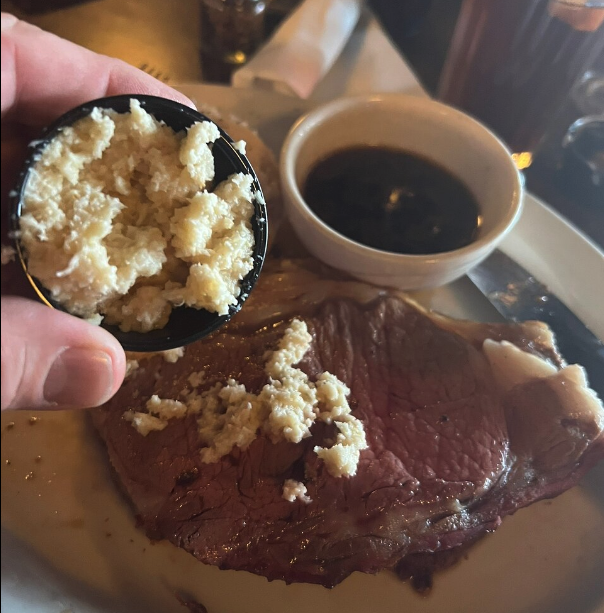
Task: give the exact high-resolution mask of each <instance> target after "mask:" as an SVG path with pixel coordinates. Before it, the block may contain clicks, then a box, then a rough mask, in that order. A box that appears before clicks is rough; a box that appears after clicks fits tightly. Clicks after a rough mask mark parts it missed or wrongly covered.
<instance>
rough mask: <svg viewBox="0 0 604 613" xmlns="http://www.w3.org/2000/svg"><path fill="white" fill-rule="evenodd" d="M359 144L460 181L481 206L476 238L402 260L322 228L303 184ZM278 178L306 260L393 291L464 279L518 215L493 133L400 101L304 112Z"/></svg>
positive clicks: (434, 106) (335, 104)
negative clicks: (420, 161)
mask: <svg viewBox="0 0 604 613" xmlns="http://www.w3.org/2000/svg"><path fill="white" fill-rule="evenodd" d="M359 145H374V146H382V147H390V148H395V149H402V150H406V151H409V152H412V153H417V154H419V155H421V156H423V157H425V158H428V159H430V160H432V161H434V162H435V163H437V164H438V165H440V166H442V167H444V168H445V169H447V170H449V171H450V172H451V173H452V174H453V175H455V176H456V177H458V178H459V179H461V180H462V181H463V182H464V183H465V184H466V185H467V187H468V188H469V189H470V191H471V192H472V193H473V194H474V196H475V197H476V199H477V202H478V204H479V206H480V228H479V231H478V235H477V238H476V239H475V240H474V241H473V242H472V243H470V244H469V245H467V246H465V247H462V248H459V249H455V250H453V251H447V252H443V253H435V254H427V255H405V254H400V253H392V252H387V251H380V250H379V249H374V248H372V247H368V246H366V245H363V244H361V243H358V242H356V241H353V240H351V239H349V238H347V237H345V236H343V235H342V234H339V233H338V232H336V231H335V230H334V229H333V228H331V227H330V226H328V225H327V224H325V223H324V222H323V221H321V219H319V217H317V215H315V213H314V212H313V211H312V210H311V209H310V208H309V206H308V205H307V203H306V202H305V201H304V197H303V195H302V191H303V185H304V182H305V180H306V177H307V176H308V173H309V171H310V170H311V169H312V168H313V166H314V165H315V164H316V163H317V162H318V161H319V160H321V159H324V158H325V157H327V156H329V155H330V154H331V153H333V152H335V151H339V150H342V149H346V148H349V147H355V146H359ZM280 171H281V181H282V185H283V194H284V198H285V206H286V210H287V214H288V217H289V220H290V222H291V223H292V225H293V227H294V230H295V231H296V233H297V235H298V236H299V238H300V240H301V241H302V243H303V244H304V245H305V246H306V248H307V249H308V250H309V251H310V253H311V254H313V255H314V256H315V257H317V258H318V259H319V260H322V261H323V262H325V263H326V264H328V265H330V266H333V267H334V268H337V269H340V270H342V271H345V272H347V273H349V274H351V275H353V276H354V277H356V278H358V279H361V280H363V281H368V282H370V283H374V284H377V285H384V286H389V287H396V288H399V289H406V290H411V289H424V288H430V287H436V286H439V285H444V284H446V283H449V282H451V281H453V280H455V279H457V278H459V277H461V276H463V275H464V274H465V273H466V272H467V271H468V270H470V269H471V268H472V267H473V266H476V265H477V264H479V263H480V262H481V261H482V260H483V259H485V258H486V257H487V256H488V255H489V254H490V253H491V252H492V251H493V250H494V249H495V248H496V247H497V245H498V244H499V243H500V242H501V241H502V240H503V238H504V237H505V236H506V235H507V234H508V233H509V232H510V230H511V229H512V228H513V227H514V224H515V223H516V221H517V220H518V218H519V216H520V212H521V208H522V199H523V181H522V177H521V175H520V173H519V171H518V169H517V168H516V165H515V164H514V160H513V159H512V156H511V154H510V152H509V151H508V149H507V148H506V146H505V145H504V144H503V143H502V142H501V141H500V140H499V139H498V138H497V137H496V136H495V135H494V134H493V133H492V132H490V131H489V130H488V129H487V128H486V127H485V126H483V125H482V124H480V123H479V122H477V121H476V120H474V119H472V118H471V117H469V116H468V115H466V114H464V113H462V112H460V111H458V110H456V109H454V108H452V107H449V106H446V105H444V104H441V103H439V102H435V101H432V100H429V99H425V98H419V97H414V96H407V95H404V94H380V95H369V96H357V97H351V98H341V99H338V100H334V101H332V102H329V103H327V104H325V105H323V106H320V107H318V108H316V109H314V110H312V111H310V112H309V113H308V114H306V115H305V116H303V117H302V118H300V119H299V120H298V121H297V123H296V124H295V125H294V126H293V127H292V129H291V130H290V132H289V134H288V136H287V138H286V140H285V143H284V145H283V149H282V152H281V160H280Z"/></svg>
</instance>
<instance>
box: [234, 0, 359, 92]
mask: <svg viewBox="0 0 604 613" xmlns="http://www.w3.org/2000/svg"><path fill="white" fill-rule="evenodd" d="M362 3H363V0H305V1H304V2H303V3H302V4H301V5H300V6H299V7H298V8H297V9H296V11H294V13H293V14H292V15H291V16H290V17H289V18H288V19H287V20H286V21H285V22H284V23H283V24H282V25H281V26H280V27H279V29H278V30H277V31H276V32H275V34H274V35H273V37H272V38H271V39H270V40H269V41H268V42H267V43H266V45H265V46H264V47H263V48H262V49H260V51H259V52H258V53H257V54H256V55H255V56H254V57H253V58H252V60H250V62H249V63H248V64H246V65H245V66H244V67H243V68H240V69H239V70H238V71H236V72H235V73H234V74H233V79H232V83H233V85H234V86H235V87H256V88H262V89H269V90H273V91H277V92H280V93H282V94H288V95H293V96H299V97H300V98H308V96H310V94H311V93H312V91H313V89H314V87H315V85H316V84H317V83H318V82H319V81H320V80H321V78H322V77H323V75H325V73H326V72H327V71H328V70H329V69H330V68H331V67H332V65H333V63H334V62H335V60H336V59H337V58H338V56H339V55H340V53H341V51H342V49H343V48H344V45H345V44H346V41H347V40H348V38H349V37H350V35H351V33H352V31H353V29H354V26H355V25H356V23H357V21H358V19H359V14H360V11H361V6H362Z"/></svg>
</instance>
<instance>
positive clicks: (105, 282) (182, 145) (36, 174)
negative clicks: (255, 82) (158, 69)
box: [3, 99, 254, 332]
mask: <svg viewBox="0 0 604 613" xmlns="http://www.w3.org/2000/svg"><path fill="white" fill-rule="evenodd" d="M219 136H220V132H219V130H218V128H217V127H216V126H215V125H214V124H213V123H211V122H209V121H203V122H197V123H195V124H193V125H192V126H191V127H190V128H189V129H188V130H187V131H186V132H184V131H183V132H180V133H176V132H174V130H172V129H171V128H170V127H169V126H167V125H165V124H163V123H161V122H159V121H157V120H156V119H155V118H154V117H153V116H152V115H150V114H149V113H147V112H146V111H145V109H144V108H143V106H142V105H141V103H140V102H139V101H137V100H135V99H133V100H131V103H130V111H129V112H128V113H116V112H114V111H110V110H103V109H100V108H95V109H94V110H93V111H92V112H91V113H90V115H89V116H88V117H85V118H83V119H80V120H78V121H77V122H75V123H74V125H73V126H71V127H67V128H65V129H64V130H63V131H62V132H61V133H60V134H59V135H58V136H56V137H55V138H53V139H52V141H51V142H50V143H49V144H48V146H47V147H46V148H45V149H44V150H43V151H42V153H41V155H40V158H39V159H38V160H37V161H36V163H35V164H34V167H33V168H32V171H31V173H30V176H29V178H28V181H27V185H26V188H25V193H24V198H23V213H22V215H21V218H20V225H21V241H22V244H23V246H24V247H25V250H26V252H27V259H28V267H29V271H30V272H31V274H32V275H34V276H35V277H37V278H38V279H40V281H41V282H42V283H43V284H44V286H45V287H46V288H48V290H49V291H50V293H51V294H52V297H53V298H54V299H55V300H57V301H58V302H60V303H61V304H63V305H64V306H65V308H67V309H68V310H69V311H70V312H71V313H73V314H75V315H79V316H81V317H84V318H86V319H88V320H90V321H92V322H94V323H97V324H98V323H100V322H101V320H102V319H105V321H106V322H107V323H110V324H115V325H119V327H120V328H121V329H122V330H124V331H125V332H128V331H130V330H135V331H138V332H148V331H150V330H154V329H157V328H163V327H164V326H165V325H166V323H167V321H168V318H169V316H170V313H171V311H172V309H173V308H174V307H177V306H181V305H187V306H189V307H193V308H197V309H207V310H208V311H212V312H216V313H219V314H221V315H224V314H226V313H228V311H229V308H230V306H231V305H233V304H235V303H236V302H237V299H238V297H239V294H240V292H241V287H240V282H241V280H242V279H243V278H244V277H245V276H246V275H247V274H248V272H249V271H250V270H252V268H253V248H254V234H253V231H252V226H251V218H252V215H253V213H254V205H253V198H254V195H253V190H252V181H253V179H252V177H251V176H250V175H248V174H243V173H238V174H233V175H231V176H229V177H228V178H227V179H225V180H224V181H222V182H221V183H219V184H218V185H216V186H215V187H214V189H213V190H212V191H209V189H208V188H209V187H210V186H211V182H212V181H213V180H214V172H215V168H214V158H213V155H212V144H213V143H214V141H216V139H218V138H219ZM4 257H5V256H4V251H3V259H4Z"/></svg>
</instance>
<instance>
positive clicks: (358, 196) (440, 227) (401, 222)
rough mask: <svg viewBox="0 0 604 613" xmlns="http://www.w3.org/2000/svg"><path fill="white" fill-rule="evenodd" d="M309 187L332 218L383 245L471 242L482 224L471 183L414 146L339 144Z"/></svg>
mask: <svg viewBox="0 0 604 613" xmlns="http://www.w3.org/2000/svg"><path fill="white" fill-rule="evenodd" d="M303 191H304V198H305V200H306V202H307V203H308V205H309V207H310V208H311V209H312V210H313V211H314V213H315V214H316V215H317V216H318V217H319V218H320V219H321V220H322V221H324V222H325V223H326V224H327V225H329V226H331V227H332V228H333V229H334V230H336V231H337V232H339V233H340V234H343V235H344V236H346V237H348V238H350V239H352V240H354V241H356V242H358V243H362V244H364V245H367V246H369V247H373V248H375V249H380V250H382V251H392V252H395V253H407V254H416V255H417V254H429V253H442V252H444V251H452V250H453V249H458V248H459V247H464V246H465V245H468V244H469V243H471V242H472V241H473V240H474V238H475V237H476V234H477V232H478V227H479V222H480V212H479V208H478V204H477V202H476V199H475V198H474V196H473V195H472V193H471V192H470V190H469V189H468V188H467V187H466V186H465V185H464V183H463V182H462V181H460V180H459V179H457V178H456V177H454V176H453V175H452V174H451V173H449V171H447V170H445V169H444V168H442V167H441V166H439V165H437V164H436V163H434V162H432V161H430V160H428V159H426V158H423V157H420V156H418V155H415V154H412V153H408V152H406V151H400V150H396V149H389V148H382V147H370V146H361V147H354V148H350V149H344V150H342V151H337V152H335V153H334V154H332V155H330V156H329V157H327V158H325V159H323V160H321V161H319V162H318V163H317V164H316V165H315V166H314V167H313V168H312V169H311V171H310V173H309V175H308V178H307V179H306V183H305V185H304V190H303Z"/></svg>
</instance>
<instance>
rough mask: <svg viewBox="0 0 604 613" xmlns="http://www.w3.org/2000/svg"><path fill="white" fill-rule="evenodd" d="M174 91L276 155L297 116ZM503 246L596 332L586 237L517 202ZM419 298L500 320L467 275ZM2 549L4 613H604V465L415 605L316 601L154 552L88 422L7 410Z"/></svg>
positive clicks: (372, 599)
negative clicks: (190, 610)
mask: <svg viewBox="0 0 604 613" xmlns="http://www.w3.org/2000/svg"><path fill="white" fill-rule="evenodd" d="M181 89H182V90H183V91H184V92H185V93H187V94H188V95H189V96H190V97H191V98H193V99H195V100H196V101H198V102H200V103H201V102H205V103H208V104H211V105H214V106H217V107H219V108H220V109H221V110H223V111H227V112H231V113H234V114H236V115H238V116H239V117H241V118H243V119H246V120H247V121H248V122H249V124H250V125H251V126H252V127H254V128H256V129H257V130H258V131H259V133H260V135H261V136H262V137H263V139H264V140H265V142H267V143H268V144H269V146H271V147H272V148H273V149H274V150H275V151H276V152H277V151H278V149H279V147H280V144H281V142H282V140H283V137H284V135H285V133H286V132H287V130H288V128H289V126H290V125H291V124H292V122H293V121H294V120H295V119H296V118H297V117H298V116H299V115H300V114H301V113H303V112H304V111H305V109H306V105H307V103H305V102H303V101H300V100H295V99H292V98H285V97H282V96H277V95H273V94H268V93H262V92H255V91H248V90H233V89H230V88H224V87H217V86H201V85H192V86H186V87H184V86H183V87H182V88H181ZM503 249H504V250H505V251H506V252H507V253H509V254H510V255H511V256H513V257H514V258H515V259H516V260H517V261H518V262H519V263H521V264H522V265H523V266H524V267H525V268H527V269H528V270H530V271H531V272H532V273H533V274H535V276H537V277H538V278H539V279H540V280H541V281H543V282H545V283H547V284H548V285H549V286H550V287H551V288H552V289H553V290H554V291H555V292H556V293H557V294H558V295H559V296H560V298H561V299H563V300H564V301H565V302H566V303H567V305H568V306H569V307H570V308H571V309H573V310H574V311H575V312H576V313H577V314H578V315H579V316H580V317H581V318H582V319H583V320H584V321H585V322H586V323H587V324H588V325H589V326H590V327H591V328H592V329H593V330H594V331H595V332H596V333H597V334H598V335H599V336H600V338H603V337H604V318H603V317H602V305H603V304H604V255H603V254H602V253H601V252H599V251H598V249H597V248H596V247H595V246H594V245H593V244H591V243H590V242H589V241H588V240H587V239H586V238H585V237H584V236H582V235H581V234H580V233H578V232H577V231H576V230H575V229H574V228H573V227H571V226H570V225H569V224H568V223H566V222H565V221H564V220H563V219H562V218H560V217H559V216H557V215H555V214H554V213H553V212H552V211H551V210H549V209H548V208H547V207H546V206H544V205H542V204H541V203H539V202H538V201H536V200H535V199H534V198H532V197H528V198H527V202H526V207H525V211H524V213H523V216H522V219H521V221H520V222H519V224H518V225H517V227H516V228H515V230H514V231H513V233H512V234H511V235H510V237H509V238H508V239H507V240H506V242H505V244H504V245H503ZM418 298H419V299H420V300H421V301H423V302H424V303H427V304H429V305H430V306H432V307H434V308H437V309H439V310H441V311H444V312H445V313H447V314H450V315H452V316H456V317H471V318H475V319H481V320H486V319H493V318H496V317H497V314H496V313H495V311H494V310H493V309H492V307H491V306H490V305H489V304H488V302H486V300H485V299H484V298H483V297H482V296H481V294H480V293H479V292H478V291H477V290H476V289H475V288H474V287H473V286H472V285H471V284H470V283H469V281H467V280H463V279H462V280H461V281H458V282H457V283H454V284H452V285H450V286H448V287H446V288H441V289H439V290H436V291H433V292H428V293H423V294H421V295H419V296H418ZM32 416H37V417H39V419H38V421H34V420H32ZM11 422H12V425H11ZM2 545H3V546H2V610H3V612H4V613H18V612H19V613H20V612H23V613H101V612H102V613H122V612H123V613H139V612H140V613H143V612H144V613H182V612H183V611H184V610H185V609H183V608H182V606H181V605H180V604H179V603H178V602H177V600H176V598H175V596H174V594H175V593H179V594H188V595H189V596H190V597H191V598H194V599H196V600H197V601H199V602H201V603H203V604H204V605H205V606H206V607H207V609H208V612H209V613H255V612H258V613H281V612H287V613H296V612H307V611H312V612H313V613H328V612H329V613H339V612H340V611H341V612H346V613H357V612H358V613H361V612H362V613H367V612H373V611H376V612H380V613H381V612H383V613H389V612H392V613H394V612H396V613H402V612H404V613H453V612H456V613H596V612H604V581H603V580H602V577H603V576H604V466H603V465H600V466H599V467H597V468H596V469H595V470H593V471H592V472H591V473H590V474H589V475H588V476H587V478H586V479H584V481H583V482H582V483H581V484H580V485H579V486H577V487H575V488H573V489H572V490H570V491H568V492H566V493H565V494H563V495H562V496H559V497H558V498H556V499H555V500H551V501H542V502H540V503H537V504H535V505H533V506H531V507H529V508H528V509H524V510H521V511H520V512H519V513H517V514H516V515H515V516H513V517H509V518H507V519H505V520H504V522H503V525H502V526H501V528H500V529H499V530H497V532H496V533H495V534H494V535H490V536H487V537H486V538H484V539H483V540H482V541H481V542H480V543H478V544H477V545H476V546H475V547H474V548H473V549H471V550H470V553H469V555H468V559H466V560H462V561H461V562H460V563H459V564H457V565H456V566H454V567H453V568H451V569H449V570H446V571H444V572H442V573H441V574H438V575H437V576H436V578H435V584H434V588H433V590H432V592H431V593H430V594H429V595H428V596H426V597H422V596H419V595H418V594H416V593H415V592H414V591H413V590H412V589H411V587H410V586H409V585H408V584H407V583H403V582H401V581H399V580H398V579H397V578H396V577H395V575H394V574H393V573H390V572H382V573H380V574H378V575H375V576H371V575H363V574H361V573H355V574H353V575H352V576H351V577H349V578H348V579H346V580H345V581H344V582H343V583H342V584H340V585H339V586H337V587H336V588H334V589H333V590H327V589H325V588H322V587H320V586H314V585H290V586H286V585H285V584H283V583H282V582H280V581H275V582H272V583H269V582H268V581H266V579H264V578H262V577H258V576H255V575H252V574H249V573H246V572H236V571H220V570H218V569H217V568H214V567H211V566H204V565H203V564H201V563H199V562H197V561H196V560H195V559H194V558H193V557H192V556H190V555H189V554H187V553H185V552H184V551H182V550H179V549H177V548H176V547H174V546H173V545H171V544H169V543H167V542H161V543H157V544H152V543H150V542H149V540H148V539H147V538H146V537H145V535H144V534H143V533H142V532H140V531H139V530H138V529H137V528H136V526H135V520H134V517H133V514H132V512H131V509H130V508H129V506H128V504H127V503H126V502H125V500H124V499H123V498H122V496H121V495H120V493H119V491H118V489H117V487H116V486H115V484H114V482H113V481H112V476H111V472H110V470H109V466H108V460H107V456H106V453H105V451H104V449H103V448H102V445H101V443H100V442H99V441H98V439H97V438H96V436H95V433H94V432H93V430H92V428H91V426H90V424H89V423H88V421H87V419H86V415H85V414H84V413H81V412H80V413H44V414H42V413H36V414H33V413H24V412H21V413H18V414H14V413H13V414H5V415H2Z"/></svg>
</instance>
